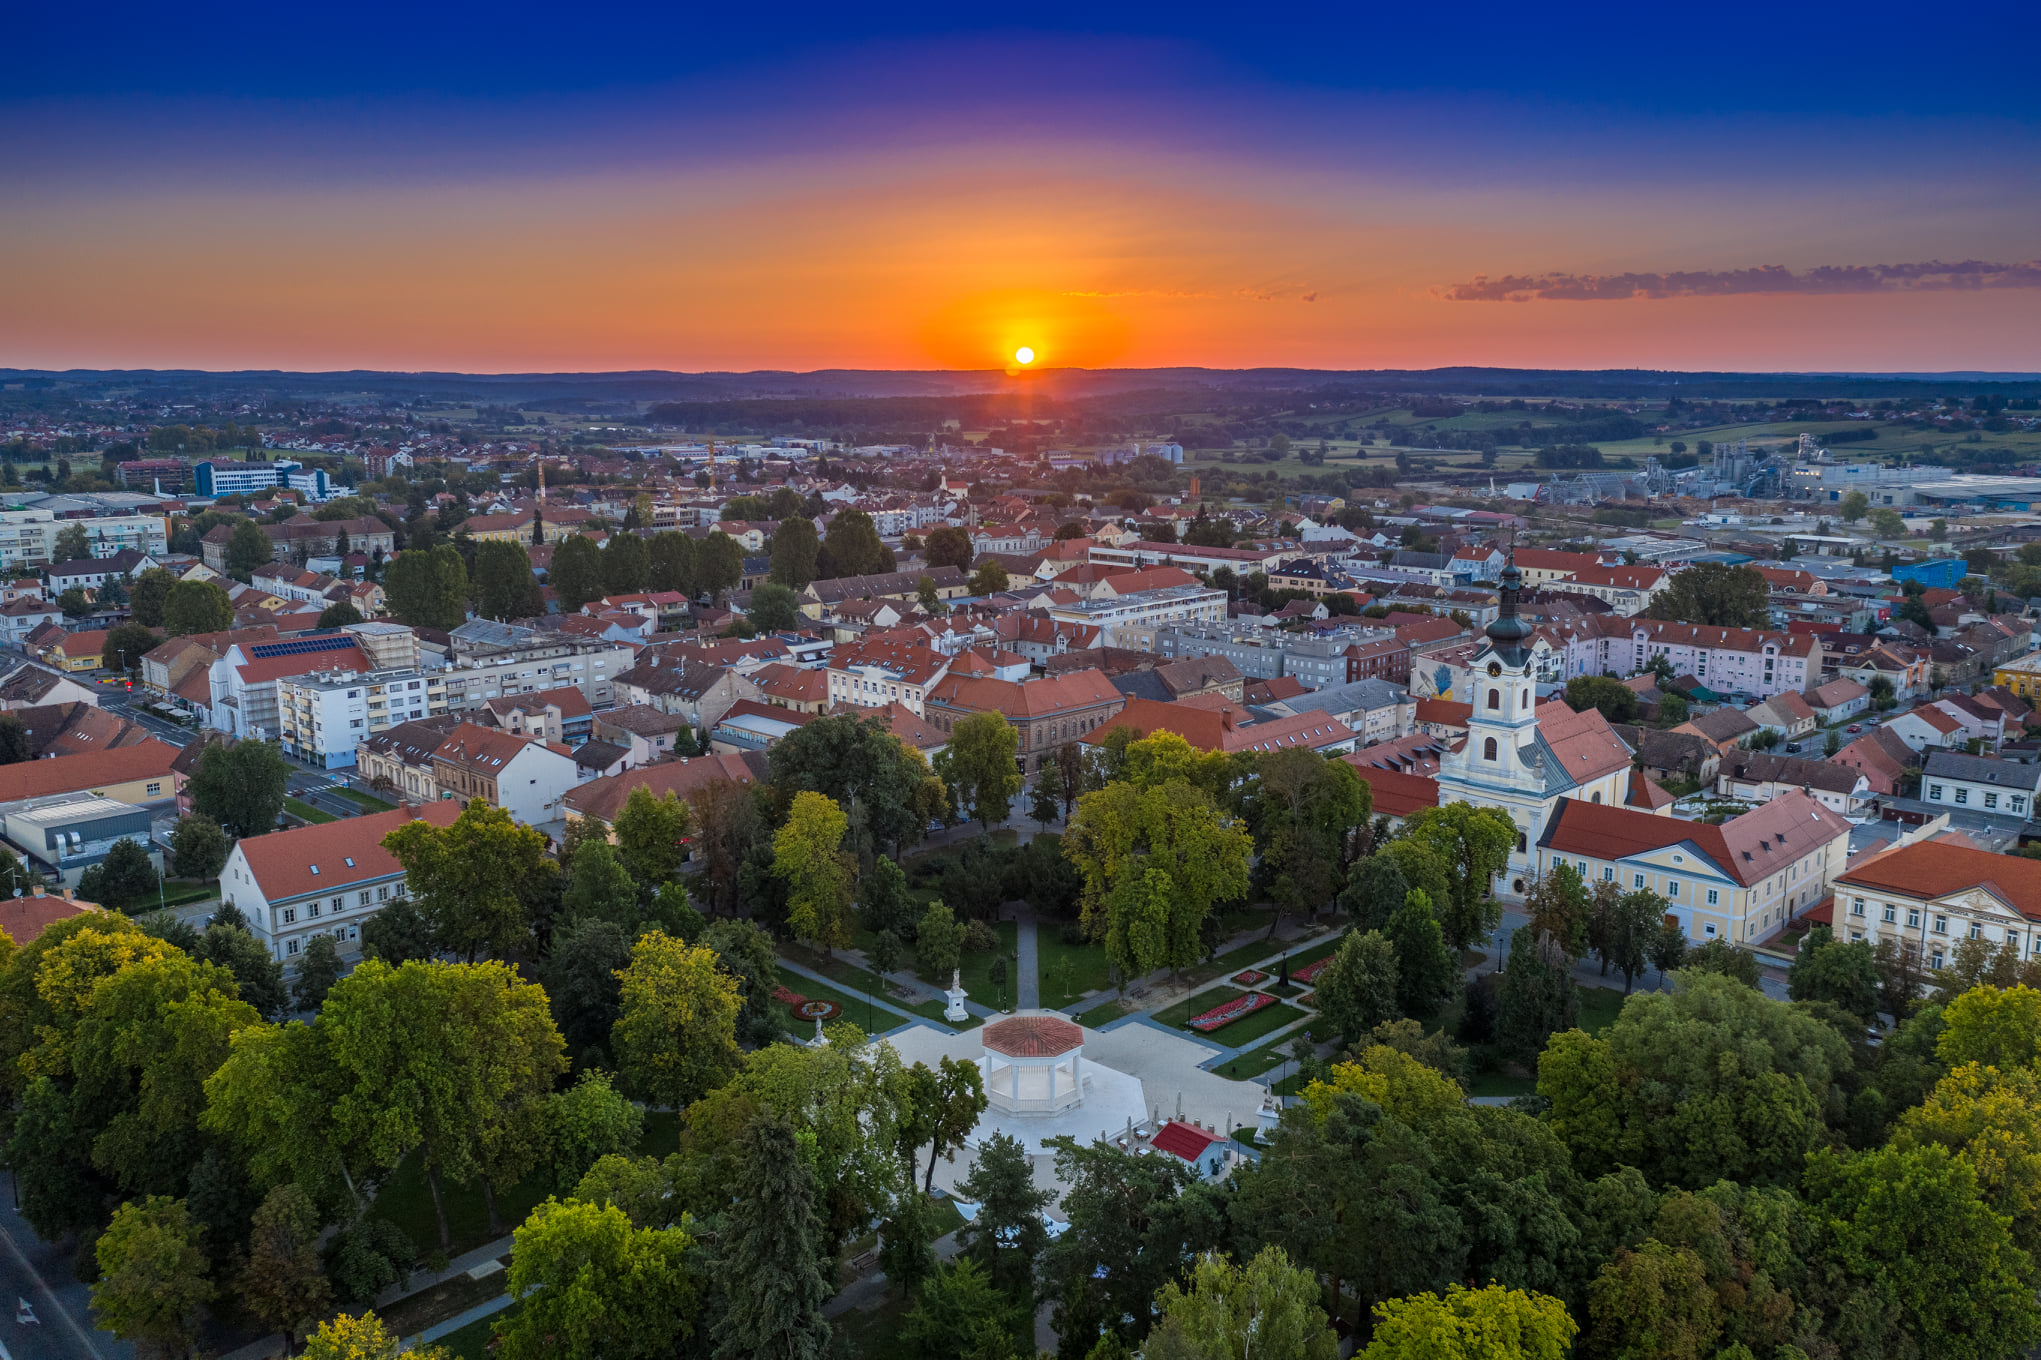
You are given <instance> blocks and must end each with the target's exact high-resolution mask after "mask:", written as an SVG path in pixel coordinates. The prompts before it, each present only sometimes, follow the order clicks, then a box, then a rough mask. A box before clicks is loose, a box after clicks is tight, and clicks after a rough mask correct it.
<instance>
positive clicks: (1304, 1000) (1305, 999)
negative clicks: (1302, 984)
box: [1290, 992, 1318, 1006]
mask: <svg viewBox="0 0 2041 1360" xmlns="http://www.w3.org/2000/svg"><path fill="white" fill-rule="evenodd" d="M1317 995H1318V993H1316V992H1306V993H1304V995H1302V996H1296V997H1291V998H1290V999H1291V1000H1292V1001H1294V1002H1295V1003H1296V1004H1297V1005H1299V1006H1313V1005H1316V1004H1317V1003H1316V1002H1314V1001H1313V1000H1312V999H1311V998H1312V997H1314V996H1317Z"/></svg>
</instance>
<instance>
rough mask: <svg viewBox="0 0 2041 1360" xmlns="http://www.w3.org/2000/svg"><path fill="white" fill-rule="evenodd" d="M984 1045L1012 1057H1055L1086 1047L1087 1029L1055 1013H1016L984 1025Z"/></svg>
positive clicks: (995, 1051)
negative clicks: (1007, 1018)
mask: <svg viewBox="0 0 2041 1360" xmlns="http://www.w3.org/2000/svg"><path fill="white" fill-rule="evenodd" d="M983 1034H984V1039H983V1042H984V1045H985V1047H986V1048H988V1049H990V1050H991V1051H992V1052H994V1053H1003V1054H1005V1055H1006V1056H1007V1057H1009V1058H1053V1057H1056V1056H1057V1055H1058V1054H1062V1053H1068V1052H1069V1051H1070V1050H1071V1049H1073V1048H1082V1047H1084V1031H1083V1030H1082V1029H1079V1028H1078V1027H1077V1026H1076V1025H1074V1024H1072V1023H1071V1022H1070V1021H1068V1020H1064V1019H1061V1018H1059V1017H1057V1016H1053V1015H1016V1016H1014V1017H1013V1018H1012V1019H1009V1020H997V1021H994V1022H993V1023H992V1024H989V1025H987V1026H986V1027H985V1029H984V1031H983Z"/></svg>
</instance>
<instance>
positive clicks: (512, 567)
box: [468, 541, 546, 621]
mask: <svg viewBox="0 0 2041 1360" xmlns="http://www.w3.org/2000/svg"><path fill="white" fill-rule="evenodd" d="M468 585H469V589H470V590H471V591H472V592H473V593H474V600H475V612H476V613H477V614H480V615H481V616H482V617H483V618H485V619H498V620H506V621H507V620H510V619H529V618H535V617H537V616H538V615H540V614H543V613H545V612H546V600H545V596H544V594H543V593H542V592H541V591H540V589H539V581H538V577H536V576H534V575H533V574H532V561H531V555H530V554H529V553H527V552H526V551H525V549H524V545H523V544H522V543H500V542H494V541H491V542H486V543H477V544H476V545H475V557H474V563H473V566H472V567H471V569H470V571H469V582H468Z"/></svg>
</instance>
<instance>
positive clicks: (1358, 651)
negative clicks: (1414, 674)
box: [1346, 637, 1410, 685]
mask: <svg viewBox="0 0 2041 1360" xmlns="http://www.w3.org/2000/svg"><path fill="white" fill-rule="evenodd" d="M1346 678H1347V683H1349V684H1351V683H1353V682H1354V681H1356V680H1387V681H1389V682H1390V683H1391V684H1396V685H1407V684H1409V683H1410V644H1409V643H1407V642H1405V641H1404V640H1403V639H1402V638H1399V637H1386V638H1375V639H1373V640H1372V641H1368V642H1356V643H1353V644H1351V645H1349V646H1348V647H1347V649H1346Z"/></svg>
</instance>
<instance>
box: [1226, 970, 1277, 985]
mask: <svg viewBox="0 0 2041 1360" xmlns="http://www.w3.org/2000/svg"><path fill="white" fill-rule="evenodd" d="M1233 980H1234V981H1235V982H1237V983H1239V984H1240V985H1241V986H1243V987H1259V986H1261V985H1262V984H1263V983H1264V982H1267V981H1268V980H1269V975H1268V974H1267V973H1264V972H1262V971H1261V970H1260V969H1258V968H1250V969H1248V970H1247V971H1245V972H1242V973H1235V974H1234V975H1233Z"/></svg>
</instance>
